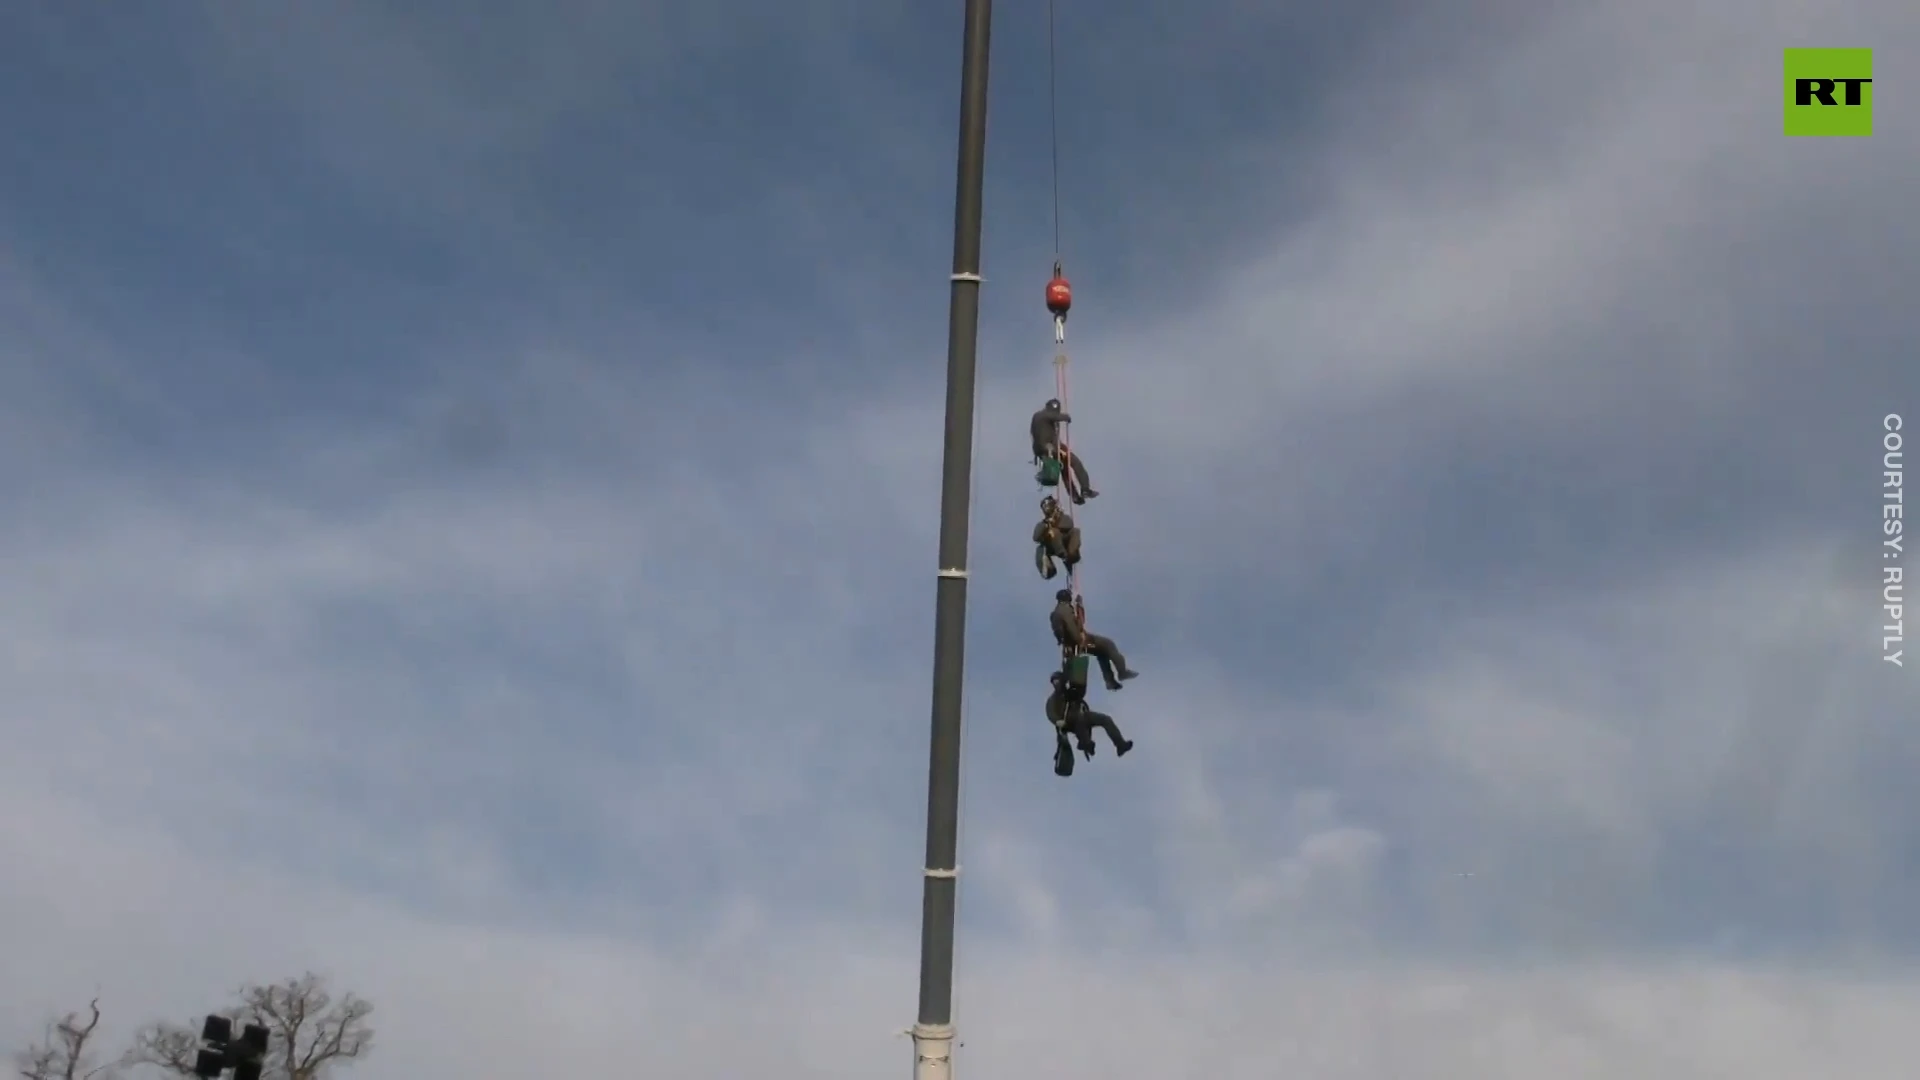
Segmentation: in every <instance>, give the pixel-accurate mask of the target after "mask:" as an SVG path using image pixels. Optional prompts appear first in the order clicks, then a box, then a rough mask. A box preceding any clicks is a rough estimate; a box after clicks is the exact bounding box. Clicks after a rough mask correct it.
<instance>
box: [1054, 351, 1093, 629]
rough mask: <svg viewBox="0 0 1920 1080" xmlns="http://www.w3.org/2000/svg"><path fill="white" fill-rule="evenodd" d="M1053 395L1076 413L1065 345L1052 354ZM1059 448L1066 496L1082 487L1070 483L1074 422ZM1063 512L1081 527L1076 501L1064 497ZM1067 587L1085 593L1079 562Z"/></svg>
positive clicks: (1062, 435) (1062, 429)
mask: <svg viewBox="0 0 1920 1080" xmlns="http://www.w3.org/2000/svg"><path fill="white" fill-rule="evenodd" d="M1053 396H1054V397H1057V398H1059V399H1060V411H1061V412H1064V413H1068V414H1071V413H1072V412H1073V399H1072V397H1071V396H1070V395H1069V393H1068V390H1067V350H1066V349H1065V348H1064V347H1062V348H1061V349H1060V351H1059V352H1057V353H1055V354H1054V357H1053ZM1059 450H1060V488H1059V491H1060V494H1061V495H1062V496H1065V495H1066V494H1067V492H1069V491H1077V490H1079V489H1078V488H1077V487H1071V486H1070V485H1071V484H1072V483H1073V425H1072V424H1062V425H1060V447H1059ZM1081 494H1083V495H1084V494H1086V493H1085V492H1081ZM1060 512H1061V513H1062V514H1065V515H1066V518H1067V523H1068V524H1070V525H1072V526H1073V527H1074V528H1079V526H1080V515H1079V511H1078V510H1077V509H1075V507H1074V502H1073V500H1072V499H1071V498H1062V500H1061V503H1060ZM1067 587H1068V588H1070V589H1072V590H1073V594H1074V595H1075V596H1080V595H1082V594H1081V592H1080V563H1077V562H1076V563H1074V564H1073V569H1072V570H1069V571H1067Z"/></svg>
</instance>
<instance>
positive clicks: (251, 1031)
mask: <svg viewBox="0 0 1920 1080" xmlns="http://www.w3.org/2000/svg"><path fill="white" fill-rule="evenodd" d="M200 1038H201V1040H202V1041H203V1042H205V1043H206V1044H207V1045H206V1047H205V1048H204V1049H202V1050H201V1051H200V1053H199V1054H198V1055H197V1056H195V1058H194V1061H193V1074H194V1075H195V1076H198V1077H202V1078H203V1080H211V1078H213V1077H216V1076H219V1075H220V1074H221V1073H223V1072H225V1071H227V1070H228V1069H232V1070H233V1080H260V1067H261V1065H262V1063H263V1062H264V1061H265V1059H266V1056H267V1044H268V1042H269V1039H270V1036H269V1035H268V1032H267V1029H266V1028H264V1027H261V1026H260V1025H259V1024H248V1025H247V1026H246V1027H244V1028H242V1029H241V1030H240V1037H239V1038H238V1039H235V1038H234V1037H233V1021H232V1020H229V1019H227V1018H226V1017H224V1016H209V1017H207V1022H206V1023H205V1024H203V1025H201V1027H200Z"/></svg>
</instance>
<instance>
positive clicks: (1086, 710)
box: [1047, 671, 1133, 758]
mask: <svg viewBox="0 0 1920 1080" xmlns="http://www.w3.org/2000/svg"><path fill="white" fill-rule="evenodd" d="M1049 679H1050V680H1051V682H1052V683H1053V692H1052V693H1050V694H1048V695H1047V720H1048V722H1050V723H1052V724H1053V730H1054V731H1055V732H1056V733H1058V735H1059V737H1060V738H1061V740H1063V741H1064V740H1065V739H1066V738H1067V736H1069V735H1071V736H1072V737H1073V741H1074V742H1075V744H1077V745H1078V746H1079V748H1080V752H1081V753H1082V754H1085V755H1086V756H1087V757H1089V758H1091V757H1093V748H1094V743H1093V732H1094V729H1095V728H1098V729H1100V730H1101V731H1104V732H1106V733H1107V741H1108V742H1110V743H1112V744H1113V751H1114V753H1115V754H1118V755H1120V756H1121V757H1125V756H1126V753H1127V751H1129V750H1131V749H1133V742H1132V740H1130V739H1128V738H1127V737H1126V736H1124V735H1122V734H1120V725H1118V724H1116V723H1114V722H1113V717H1111V716H1108V715H1107V714H1106V713H1102V712H1095V711H1093V707H1092V706H1090V705H1088V704H1087V696H1086V691H1085V688H1078V689H1076V688H1075V687H1074V686H1073V684H1072V683H1071V682H1070V681H1069V680H1068V679H1067V677H1066V675H1065V674H1063V673H1061V672H1058V671H1056V672H1054V673H1053V674H1052V675H1051V676H1049Z"/></svg>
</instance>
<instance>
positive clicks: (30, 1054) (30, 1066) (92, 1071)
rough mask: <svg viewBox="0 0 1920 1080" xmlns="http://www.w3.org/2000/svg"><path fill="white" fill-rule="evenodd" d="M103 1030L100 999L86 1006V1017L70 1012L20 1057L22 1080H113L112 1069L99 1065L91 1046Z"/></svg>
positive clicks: (51, 1025)
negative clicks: (95, 1032) (95, 1035)
mask: <svg viewBox="0 0 1920 1080" xmlns="http://www.w3.org/2000/svg"><path fill="white" fill-rule="evenodd" d="M99 1026H100V999H99V998H94V999H93V1000H92V1001H90V1002H88V1003H87V1015H86V1016H85V1017H84V1018H83V1017H82V1016H81V1015H80V1014H79V1013H77V1012H70V1013H68V1014H67V1015H65V1016H63V1017H61V1018H60V1019H59V1020H56V1021H54V1022H53V1023H51V1024H48V1025H47V1032H46V1035H45V1036H43V1037H42V1038H41V1040H40V1041H39V1042H37V1043H34V1044H33V1045H31V1046H29V1047H27V1048H26V1050H24V1051H22V1052H21V1053H20V1055H19V1066H20V1076H21V1077H22V1080H111V1077H112V1076H113V1069H114V1067H113V1066H112V1065H110V1064H109V1065H96V1064H94V1061H93V1050H92V1048H91V1047H90V1046H89V1045H88V1044H89V1043H91V1042H92V1041H93V1033H94V1031H95V1030H96V1029H97V1028H99Z"/></svg>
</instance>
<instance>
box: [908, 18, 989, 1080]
mask: <svg viewBox="0 0 1920 1080" xmlns="http://www.w3.org/2000/svg"><path fill="white" fill-rule="evenodd" d="M965 21H966V47H965V50H964V51H963V53H962V54H961V61H960V166H959V185H958V192H957V193H956V195H955V198H954V212H953V277H952V282H953V285H952V303H951V307H950V308H949V312H948V316H947V432H946V449H945V452H944V457H945V460H944V463H943V465H942V468H941V475H940V577H939V584H938V586H937V593H936V598H935V603H934V616H933V619H934V625H933V739H932V746H931V749H930V750H929V752H928V764H927V858H926V883H925V892H924V894H923V896H922V899H921V908H920V1018H919V1022H918V1023H916V1024H914V1026H913V1049H914V1069H913V1075H914V1080H949V1078H950V1077H951V1076H952V1075H953V1066H952V1057H953V917H954V895H955V892H956V891H957V888H958V885H959V880H958V879H959V875H960V867H959V863H958V862H957V861H956V860H957V858H958V855H959V846H960V844H959V841H960V835H959V834H960V717H961V699H962V694H963V693H964V683H965V678H964V676H965V672H966V662H967V658H966V651H967V532H968V529H969V527H970V524H971V523H970V522H969V521H968V516H969V512H970V509H971V501H972V496H973V397H974V352H975V349H976V346H977V344H978V338H979V332H980V204H981V198H982V193H981V189H982V187H983V181H984V178H985V172H986V157H987V53H988V42H989V39H990V37H991V28H992V22H993V3H992V0H967V5H966V16H965Z"/></svg>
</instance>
